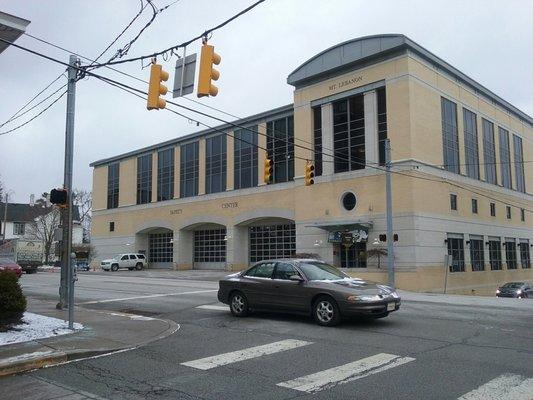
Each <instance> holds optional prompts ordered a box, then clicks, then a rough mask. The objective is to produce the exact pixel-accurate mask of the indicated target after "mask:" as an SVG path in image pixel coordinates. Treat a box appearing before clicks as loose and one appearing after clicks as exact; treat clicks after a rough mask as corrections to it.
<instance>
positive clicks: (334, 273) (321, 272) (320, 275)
mask: <svg viewBox="0 0 533 400" xmlns="http://www.w3.org/2000/svg"><path fill="white" fill-rule="evenodd" d="M299 267H300V269H301V270H302V272H303V273H304V274H305V276H307V279H309V280H310V281H334V280H335V281H337V280H339V279H344V278H349V276H348V275H346V274H345V273H344V272H342V271H339V270H338V269H337V268H335V267H334V266H332V265H329V264H326V263H323V262H319V261H305V262H301V263H300V264H299Z"/></svg>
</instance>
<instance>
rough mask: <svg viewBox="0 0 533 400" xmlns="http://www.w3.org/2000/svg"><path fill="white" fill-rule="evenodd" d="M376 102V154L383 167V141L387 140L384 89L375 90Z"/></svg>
mask: <svg viewBox="0 0 533 400" xmlns="http://www.w3.org/2000/svg"><path fill="white" fill-rule="evenodd" d="M376 95H377V100H378V152H379V165H385V141H386V140H387V96H386V92H385V88H384V87H382V88H379V89H378V90H376Z"/></svg>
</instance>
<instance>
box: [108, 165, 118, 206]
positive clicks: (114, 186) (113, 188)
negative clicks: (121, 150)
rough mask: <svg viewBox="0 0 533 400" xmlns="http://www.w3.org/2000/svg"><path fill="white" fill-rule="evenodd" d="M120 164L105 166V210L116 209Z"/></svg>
mask: <svg viewBox="0 0 533 400" xmlns="http://www.w3.org/2000/svg"><path fill="white" fill-rule="evenodd" d="M119 168H120V164H119V163H116V164H111V165H108V166H107V208H117V207H118V196H119V179H120V176H119V174H120V169H119Z"/></svg>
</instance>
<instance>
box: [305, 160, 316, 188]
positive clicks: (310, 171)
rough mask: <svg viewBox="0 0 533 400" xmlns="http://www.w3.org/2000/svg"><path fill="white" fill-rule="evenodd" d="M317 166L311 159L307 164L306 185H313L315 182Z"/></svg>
mask: <svg viewBox="0 0 533 400" xmlns="http://www.w3.org/2000/svg"><path fill="white" fill-rule="evenodd" d="M314 177H315V166H314V165H313V164H311V163H310V162H309V161H308V162H307V164H305V186H311V185H314V183H315V179H314Z"/></svg>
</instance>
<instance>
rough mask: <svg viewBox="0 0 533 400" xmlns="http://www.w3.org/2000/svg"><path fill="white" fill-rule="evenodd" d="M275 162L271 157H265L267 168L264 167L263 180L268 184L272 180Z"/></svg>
mask: <svg viewBox="0 0 533 400" xmlns="http://www.w3.org/2000/svg"><path fill="white" fill-rule="evenodd" d="M272 167H273V162H272V160H271V159H270V158H268V157H267V158H266V159H265V168H264V175H263V181H264V182H265V183H266V184H269V183H270V181H271V180H272V172H273V168H272Z"/></svg>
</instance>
